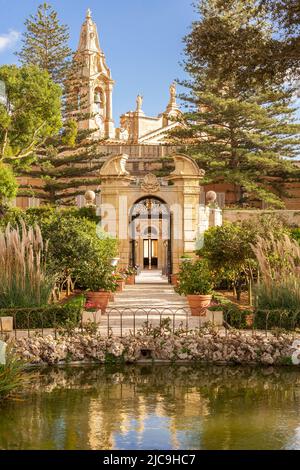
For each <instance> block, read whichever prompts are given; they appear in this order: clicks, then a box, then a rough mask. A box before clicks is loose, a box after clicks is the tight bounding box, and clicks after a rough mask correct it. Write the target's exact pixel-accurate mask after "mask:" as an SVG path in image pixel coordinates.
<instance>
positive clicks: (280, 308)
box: [252, 235, 300, 328]
mask: <svg viewBox="0 0 300 470" xmlns="http://www.w3.org/2000/svg"><path fill="white" fill-rule="evenodd" d="M252 249H253V252H254V254H255V256H256V258H257V261H258V265H259V270H260V279H259V282H258V283H257V286H256V288H255V306H256V310H257V315H256V324H257V326H258V327H261V326H262V324H264V325H265V324H266V321H267V322H268V327H285V328H291V327H293V326H299V324H300V323H299V319H298V318H299V313H300V247H299V244H298V242H297V241H295V240H291V239H290V238H289V237H288V236H287V235H286V236H285V237H284V238H283V239H282V240H276V239H275V238H274V236H272V235H270V236H269V237H268V239H264V238H261V237H259V238H258V241H257V243H256V245H252Z"/></svg>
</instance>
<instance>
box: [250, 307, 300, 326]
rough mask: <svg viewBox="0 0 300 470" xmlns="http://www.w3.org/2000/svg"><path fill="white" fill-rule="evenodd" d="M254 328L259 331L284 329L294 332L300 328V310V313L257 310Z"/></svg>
mask: <svg viewBox="0 0 300 470" xmlns="http://www.w3.org/2000/svg"><path fill="white" fill-rule="evenodd" d="M254 326H255V328H257V329H260V330H264V329H266V328H267V329H268V330H270V329H272V328H283V329H285V330H293V329H295V328H299V327H300V310H299V312H292V311H284V310H269V311H265V310H259V309H258V310H257V311H256V312H255V316H254Z"/></svg>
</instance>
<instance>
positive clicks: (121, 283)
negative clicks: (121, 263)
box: [114, 273, 125, 292]
mask: <svg viewBox="0 0 300 470" xmlns="http://www.w3.org/2000/svg"><path fill="white" fill-rule="evenodd" d="M114 279H115V282H116V284H117V287H116V292H123V290H124V287H125V278H124V276H123V275H122V274H121V273H117V274H115V277H114Z"/></svg>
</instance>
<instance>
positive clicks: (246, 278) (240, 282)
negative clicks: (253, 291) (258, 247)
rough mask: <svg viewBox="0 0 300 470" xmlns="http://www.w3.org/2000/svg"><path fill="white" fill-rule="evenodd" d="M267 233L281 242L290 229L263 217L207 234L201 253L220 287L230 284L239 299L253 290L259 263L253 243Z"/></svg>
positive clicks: (216, 228) (209, 231)
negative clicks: (244, 292) (242, 294)
mask: <svg viewBox="0 0 300 470" xmlns="http://www.w3.org/2000/svg"><path fill="white" fill-rule="evenodd" d="M266 232H272V233H274V234H275V237H276V238H277V239H280V238H282V237H283V236H284V234H285V233H286V232H287V228H286V227H285V226H284V224H283V222H282V220H281V219H280V218H278V217H274V216H264V217H263V218H262V217H260V218H258V219H257V220H251V221H244V222H235V223H225V224H224V225H222V226H220V227H212V228H210V229H209V230H207V231H206V232H205V236H204V247H203V248H202V249H201V250H200V251H199V252H198V253H199V254H200V255H201V256H204V257H205V258H206V259H207V260H208V263H209V266H210V268H211V269H212V270H214V271H215V273H216V280H217V282H218V283H219V284H221V283H225V284H226V282H229V283H231V285H232V287H233V288H234V291H235V292H236V293H237V298H238V299H239V297H240V292H241V291H242V289H243V288H246V287H248V289H249V290H250V287H251V285H252V283H253V281H254V280H255V279H256V277H257V262H256V259H255V256H254V253H253V250H252V248H251V243H255V242H256V240H257V238H258V237H259V236H260V235H264V234H265V233H266ZM249 300H251V299H249Z"/></svg>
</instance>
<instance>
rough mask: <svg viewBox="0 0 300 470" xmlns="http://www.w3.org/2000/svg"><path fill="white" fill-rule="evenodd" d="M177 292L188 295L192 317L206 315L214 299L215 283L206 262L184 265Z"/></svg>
mask: <svg viewBox="0 0 300 470" xmlns="http://www.w3.org/2000/svg"><path fill="white" fill-rule="evenodd" d="M175 290H176V292H178V293H179V294H180V295H186V297H187V300H188V302H189V305H190V308H191V312H192V316H200V315H202V314H205V309H206V308H207V307H209V305H210V303H211V299H212V290H213V283H212V278H211V272H210V270H209V269H208V266H207V263H206V262H205V261H204V260H197V261H194V262H191V263H183V264H182V265H181V268H180V272H179V283H178V285H177V287H176V289H175Z"/></svg>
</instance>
